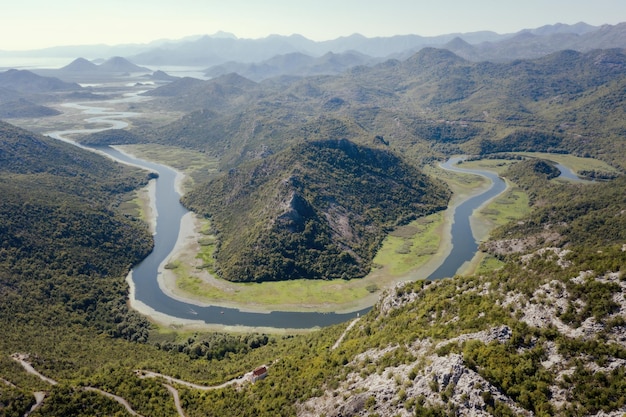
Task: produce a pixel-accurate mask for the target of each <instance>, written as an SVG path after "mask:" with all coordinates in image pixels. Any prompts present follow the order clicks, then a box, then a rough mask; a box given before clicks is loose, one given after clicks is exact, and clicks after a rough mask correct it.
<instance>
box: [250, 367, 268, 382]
mask: <svg viewBox="0 0 626 417" xmlns="http://www.w3.org/2000/svg"><path fill="white" fill-rule="evenodd" d="M266 376H267V367H266V366H259V367H258V368H256V369H255V370H254V371H252V375H251V376H250V380H251V381H252V383H255V382H257V381H259V380H261V379H263V378H265V377H266Z"/></svg>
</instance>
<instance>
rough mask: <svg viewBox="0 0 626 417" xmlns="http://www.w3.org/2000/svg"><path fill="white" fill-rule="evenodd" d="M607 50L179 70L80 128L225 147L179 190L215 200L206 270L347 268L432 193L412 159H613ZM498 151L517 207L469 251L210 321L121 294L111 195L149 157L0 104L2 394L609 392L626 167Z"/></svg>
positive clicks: (214, 406)
mask: <svg viewBox="0 0 626 417" xmlns="http://www.w3.org/2000/svg"><path fill="white" fill-rule="evenodd" d="M625 62H626V58H625V54H624V51H623V50H604V51H602V50H597V51H592V52H589V53H584V54H581V53H575V52H570V51H564V52H559V53H556V54H553V55H550V56H547V57H544V58H540V59H536V60H520V61H514V62H511V63H506V64H493V63H470V62H467V61H464V60H462V59H460V58H458V57H456V56H455V55H453V54H451V53H449V52H446V51H440V50H435V49H426V50H423V51H421V52H420V53H418V54H416V55H414V56H413V57H412V58H410V59H409V60H406V61H403V62H401V61H397V60H390V61H387V62H385V63H382V64H380V65H378V66H375V67H372V68H366V67H357V68H354V69H352V70H350V71H349V72H347V73H345V74H343V75H341V76H324V77H309V78H300V79H294V78H289V79H288V78H281V79H275V80H268V81H264V82H262V83H251V82H249V81H247V80H245V79H241V78H240V77H237V76H232V75H231V76H226V77H224V78H221V79H217V80H213V82H204V81H198V82H195V81H190V80H185V81H184V82H183V83H181V84H175V83H172V84H170V90H168V91H165V92H164V91H163V90H161V93H160V94H158V93H157V91H156V90H155V93H157V94H156V95H155V97H158V98H156V99H155V100H154V101H153V102H149V103H148V104H146V106H150V107H149V108H150V109H151V110H154V109H156V110H158V109H159V108H161V109H163V108H166V109H167V108H168V106H173V107H172V108H175V109H176V110H177V111H180V110H181V109H184V110H185V111H190V113H189V114H187V115H186V116H185V117H183V118H182V119H181V120H178V121H177V122H174V123H171V124H169V125H167V126H165V127H162V128H154V129H151V130H147V129H146V128H142V129H136V130H133V131H132V132H130V133H127V132H124V133H122V132H110V134H103V135H97V136H94V137H93V138H92V139H93V140H94V141H101V142H105V143H117V142H118V141H119V142H124V141H133V142H146V143H161V144H165V145H169V146H178V147H183V148H188V149H192V150H196V151H200V152H205V153H207V154H209V155H210V156H211V157H218V158H219V159H220V163H221V171H222V172H221V175H220V176H217V177H215V178H214V179H213V180H212V181H209V182H207V183H195V184H194V187H195V188H194V189H193V190H192V191H191V192H189V193H188V194H187V195H186V196H185V199H184V202H185V204H187V205H188V206H189V207H191V208H192V209H194V210H196V211H197V212H198V213H201V214H203V215H206V216H209V217H210V218H211V224H212V227H213V228H214V229H215V230H214V231H215V232H217V235H218V237H219V242H220V246H219V250H218V251H217V252H216V256H217V263H218V267H219V273H220V274H221V275H222V276H224V277H225V278H229V279H233V280H239V281H264V280H272V279H288V278H295V277H307V278H316V279H324V278H330V277H358V276H362V275H363V274H364V273H365V272H367V271H368V269H369V267H370V263H371V259H372V256H373V254H374V252H375V250H376V249H377V247H378V245H379V243H380V239H381V237H382V236H383V235H384V234H386V233H387V232H389V231H390V229H392V228H393V227H394V226H395V225H397V224H403V223H405V222H407V221H409V220H410V219H412V218H414V217H415V216H419V215H422V214H427V213H431V212H434V211H436V210H439V209H440V208H442V207H443V206H445V205H446V204H447V202H448V200H449V197H450V195H449V192H448V191H447V189H446V188H445V187H443V186H442V185H441V184H440V183H439V181H436V180H433V179H432V178H429V177H427V176H425V175H424V174H423V173H422V172H421V171H420V170H419V169H417V168H415V166H422V165H425V164H428V163H430V162H432V161H435V160H437V159H439V158H442V157H443V156H446V155H449V154H452V153H457V152H458V153H471V154H476V155H479V156H478V158H479V157H480V156H488V157H492V158H497V157H500V156H502V155H498V154H499V153H500V152H509V151H550V152H559V153H563V152H569V153H573V154H576V155H580V156H594V157H596V158H598V159H601V160H603V161H605V162H608V163H609V164H610V165H612V166H613V167H615V168H616V169H617V170H616V172H618V173H619V172H621V173H623V171H624V170H625V169H626V159H625V158H626V157H625V155H626V152H624V151H625V149H624V146H625V143H626V141H625V138H626V117H625V116H626V115H625V114H624V113H625V110H626V104H625V102H624V98H625V95H624V92H625V91H626V88H625V86H626V84H625V83H626V72H625V71H624V69H625V68H626V66H625ZM192 92H193V93H194V94H191V95H189V98H190V99H189V100H186V98H185V94H190V93H192ZM139 105H140V104H137V106H139ZM161 106H162V107H161ZM144 126H145V125H144ZM344 138H345V139H344ZM330 139H332V140H330ZM335 139H339V140H335ZM167 149H170V148H167ZM398 155H402V156H401V157H400V156H398ZM506 157H507V158H508V159H507V160H504V159H494V160H490V161H489V162H490V163H491V164H492V166H495V167H497V168H498V169H500V171H499V172H500V174H501V175H502V176H504V177H506V179H507V180H508V181H509V183H510V185H511V190H512V192H511V194H509V195H508V196H507V197H506V198H503V199H502V201H500V202H499V203H498V204H500V205H504V204H513V203H512V202H511V200H513V199H520V200H523V201H526V200H528V201H529V202H530V208H529V211H530V213H529V214H528V215H526V216H524V217H522V218H515V220H514V221H512V222H510V223H508V224H505V225H504V226H501V227H499V228H497V229H495V230H493V231H492V232H491V233H490V237H489V238H488V239H486V241H484V242H482V244H481V248H482V250H483V251H484V256H485V258H486V259H488V260H489V262H486V263H485V264H483V265H482V267H481V268H478V269H477V270H478V271H480V272H479V273H477V274H474V275H469V276H457V277H453V278H450V279H443V280H439V281H435V282H421V281H418V282H407V283H403V284H399V285H397V286H395V287H394V288H388V289H386V290H385V291H384V292H383V293H382V295H381V297H380V299H379V300H378V302H377V303H376V305H375V306H374V307H373V308H372V310H371V311H370V312H369V313H367V314H365V315H361V316H360V317H355V318H354V320H352V321H350V322H349V323H342V324H338V325H335V326H329V327H327V328H323V329H315V330H312V331H310V332H306V333H305V334H287V333H286V332H282V333H278V334H273V335H270V334H268V335H265V334H246V333H243V332H241V333H215V332H209V331H205V330H202V329H201V328H194V327H191V328H185V327H181V326H178V325H176V326H170V327H168V326H163V325H162V326H157V325H155V324H152V323H150V322H149V321H148V320H147V318H146V317H144V316H141V315H140V314H139V313H137V312H134V311H133V310H131V309H130V308H129V306H128V285H127V284H126V282H125V280H124V278H125V276H126V274H127V272H128V270H129V268H130V267H131V266H132V265H133V264H135V263H137V262H138V261H140V260H141V259H142V258H143V257H145V256H146V255H147V253H148V252H149V251H150V249H151V237H150V234H149V232H148V229H147V227H146V226H145V225H144V224H142V223H140V222H139V221H138V220H136V219H134V218H132V217H131V216H128V215H124V214H122V211H121V209H120V207H121V206H122V205H123V203H124V202H128V201H129V200H130V199H132V198H133V197H134V191H135V190H137V189H138V188H139V187H141V186H143V185H145V184H146V183H147V176H146V175H147V174H146V173H144V172H141V171H137V170H135V169H131V168H128V167H122V166H121V165H119V164H115V163H113V162H111V161H108V160H106V159H103V158H102V157H100V156H97V155H94V154H92V153H89V152H86V151H84V150H81V149H78V148H77V147H73V146H70V145H68V144H64V143H61V142H58V141H54V140H52V139H49V138H46V137H41V136H37V135H35V134H32V133H29V132H27V131H25V130H22V129H19V128H16V127H14V126H11V125H8V124H6V123H3V122H0V329H1V336H2V337H0V416H2V417H4V416H7V417H9V416H10V417H13V416H16V417H17V416H20V417H21V416H24V415H27V414H28V412H29V410H30V409H31V406H33V405H34V404H35V403H36V395H37V396H43V400H42V402H41V404H40V405H39V406H38V408H36V409H35V410H34V411H33V412H32V413H31V414H30V415H32V416H81V417H82V416H85V417H87V416H94V415H107V416H109V415H110V416H127V415H137V414H139V415H142V416H151V417H160V416H175V415H183V414H184V415H186V416H188V417H196V416H197V417H199V416H213V415H214V416H337V417H338V416H365V415H369V416H375V415H378V416H396V415H400V416H413V415H417V416H422V415H429V416H452V415H494V416H513V415H519V416H532V415H538V416H551V415H554V416H604V415H609V416H621V415H624V414H626V382H625V381H626V302H625V297H624V294H625V291H626V272H625V268H626V195H625V193H624V190H626V176H624V175H618V174H615V173H614V172H612V173H611V176H614V177H615V178H612V179H609V180H606V181H597V182H585V183H578V182H576V183H574V182H567V181H563V180H560V179H557V178H555V174H556V172H555V170H554V167H552V166H551V164H549V163H547V162H545V161H541V160H536V159H529V160H524V161H517V160H516V161H513V159H512V158H513V157H511V156H510V155H506ZM433 171H434V170H432V169H429V171H428V172H433ZM425 172H426V170H425ZM465 180H467V181H471V180H469V179H467V178H466V177H463V178H461V179H459V180H458V181H459V183H460V182H462V181H465ZM521 194H525V195H524V197H523V198H520V197H519V195H521ZM486 210H489V209H486ZM495 211H497V210H493V209H492V210H491V212H492V214H493V212H495ZM502 218H503V219H504V216H502ZM493 265H495V267H494V266H493ZM246 285H257V284H246ZM20 361H23V362H20ZM28 364H30V365H31V366H32V368H33V369H34V370H35V371H37V372H40V375H41V376H43V377H45V378H47V379H44V378H42V377H40V376H37V375H35V374H33V373H32V372H28V370H29V368H28V367H27V366H25V365H28ZM261 365H265V366H266V367H267V370H268V373H267V376H266V378H265V379H263V380H260V381H257V382H256V383H251V382H250V381H249V378H248V376H247V375H249V373H251V372H252V371H253V370H254V369H256V368H257V367H259V366H261ZM113 396H117V397H113ZM175 398H180V408H181V410H182V411H179V410H177V406H176V403H175ZM120 400H123V401H126V402H127V403H126V404H125V405H124V404H122V403H121V402H120ZM129 410H132V412H131V411H129Z"/></svg>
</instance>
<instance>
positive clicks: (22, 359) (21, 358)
mask: <svg viewBox="0 0 626 417" xmlns="http://www.w3.org/2000/svg"><path fill="white" fill-rule="evenodd" d="M11 359H13V360H14V361H17V362H19V363H20V365H22V367H23V368H24V369H25V370H26V372H28V373H29V374H32V375H36V376H37V377H39V378H40V379H41V380H42V381H44V382H47V383H48V384H50V385H58V384H59V383H58V382H57V381H55V380H54V379H52V378H48V377H47V376H45V375H43V374H41V373H40V372H39V371H37V370H36V369H35V368H33V365H31V363H30V362H28V355H27V354H24V353H14V354H13V355H11ZM7 382H8V381H7ZM83 390H84V391H90V392H96V393H98V394H100V395H104V396H105V397H108V398H111V399H113V400H115V401H117V402H118V403H119V404H121V405H123V406H124V408H125V409H126V411H128V412H129V413H130V414H131V415H133V416H137V417H144V416H142V415H141V414H139V413H137V412H136V411H135V410H133V408H132V407H131V406H130V404H129V402H128V401H126V400H125V399H124V398H122V397H120V396H118V395H115V394H111V393H109V392H106V391H102V390H101V389H99V388H95V387H84V388H83ZM33 395H34V396H35V401H36V402H35V404H34V405H33V406H32V407H31V409H30V411H28V412H27V413H26V414H25V415H24V417H27V416H28V415H30V414H31V413H33V412H34V411H35V410H37V409H38V408H39V407H41V405H42V404H43V401H44V399H45V398H46V393H45V392H40V391H37V392H34V393H33ZM181 416H182V417H186V416H184V414H181Z"/></svg>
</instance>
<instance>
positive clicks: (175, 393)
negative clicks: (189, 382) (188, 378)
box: [163, 384, 187, 417]
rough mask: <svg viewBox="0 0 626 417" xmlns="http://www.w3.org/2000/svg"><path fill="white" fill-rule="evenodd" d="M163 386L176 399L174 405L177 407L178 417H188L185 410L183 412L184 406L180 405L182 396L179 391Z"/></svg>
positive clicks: (166, 385)
mask: <svg viewBox="0 0 626 417" xmlns="http://www.w3.org/2000/svg"><path fill="white" fill-rule="evenodd" d="M163 386H164V387H165V388H167V390H168V391H169V392H170V394H172V397H174V404H175V405H176V411H178V415H179V416H180V417H187V415H186V414H185V410H183V407H182V405H180V395H178V390H177V389H176V388H174V387H173V386H171V385H168V384H163Z"/></svg>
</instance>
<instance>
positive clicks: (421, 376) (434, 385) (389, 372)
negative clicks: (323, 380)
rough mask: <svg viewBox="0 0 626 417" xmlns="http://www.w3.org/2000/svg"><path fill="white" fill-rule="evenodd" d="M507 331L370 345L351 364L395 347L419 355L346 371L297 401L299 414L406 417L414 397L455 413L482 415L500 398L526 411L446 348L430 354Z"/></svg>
mask: <svg viewBox="0 0 626 417" xmlns="http://www.w3.org/2000/svg"><path fill="white" fill-rule="evenodd" d="M511 335H512V331H511V329H510V328H509V327H508V326H501V327H497V328H493V329H489V330H486V331H482V332H476V333H471V334H465V335H461V336H459V337H458V338H455V339H451V340H449V341H445V342H442V343H439V344H437V345H434V344H433V343H432V342H431V341H429V340H421V341H416V342H415V343H413V344H412V345H411V346H407V347H400V346H388V347H386V348H384V349H378V350H369V351H367V352H364V353H362V354H360V355H357V356H356V357H355V358H354V360H353V361H352V363H351V364H350V365H353V366H355V368H357V369H362V368H364V367H366V366H367V365H368V364H370V363H376V361H378V360H379V359H381V358H383V357H384V356H385V355H387V354H389V353H391V352H393V351H394V350H395V349H399V348H406V349H408V350H409V351H410V352H411V353H412V354H413V355H414V356H415V357H416V358H418V359H417V360H416V361H415V362H414V363H408V364H402V365H398V366H392V367H388V368H386V369H385V371H384V372H382V373H372V374H370V375H363V373H361V372H353V373H350V374H348V375H347V377H346V380H345V382H344V383H343V384H342V385H341V386H340V387H339V388H337V389H336V390H328V391H326V392H325V394H324V395H323V396H321V397H317V398H312V399H310V400H308V401H306V402H305V403H304V404H302V406H301V407H300V410H299V413H298V415H300V416H317V415H327V416H335V417H346V416H366V415H372V414H378V415H380V416H403V417H404V416H405V417H409V416H413V415H414V410H413V408H414V405H415V403H416V402H417V401H420V402H421V403H422V405H423V406H424V407H443V406H446V407H450V406H452V407H454V408H455V409H456V410H457V412H458V415H463V416H482V415H484V416H487V415H489V413H488V412H487V408H488V406H490V405H493V402H494V401H499V402H502V403H503V404H505V405H507V406H508V407H510V408H511V409H512V410H513V411H514V412H515V413H517V414H518V415H522V416H527V415H531V413H530V412H528V411H526V410H524V409H522V408H521V407H519V406H518V405H517V404H515V402H514V401H512V400H511V399H510V398H508V397H506V396H505V395H503V394H502V393H501V392H500V391H499V390H498V389H497V388H496V387H495V386H493V385H492V384H490V383H489V382H488V381H487V380H485V379H484V378H483V377H481V376H480V375H479V374H478V373H476V372H475V371H473V370H471V369H469V368H468V367H467V366H466V364H465V362H464V360H463V357H462V356H461V355H459V354H456V353H451V354H448V355H445V356H439V355H437V354H436V353H433V352H434V351H435V350H437V349H438V348H439V347H441V346H443V345H444V344H447V343H456V342H463V341H468V340H479V341H481V342H483V343H490V342H493V341H498V342H499V343H505V342H506V341H507V340H509V339H510V337H511ZM420 363H422V364H423V363H427V364H428V365H426V366H423V365H420ZM420 368H421V369H420ZM418 369H419V370H418Z"/></svg>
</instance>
